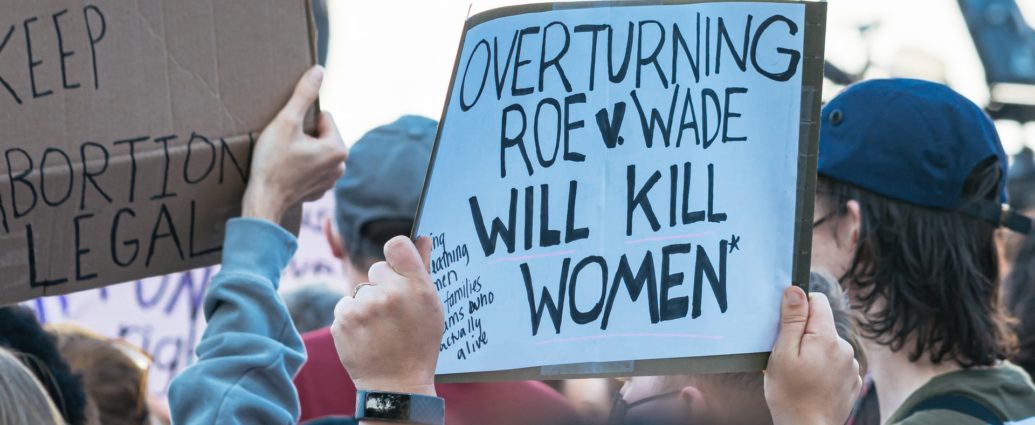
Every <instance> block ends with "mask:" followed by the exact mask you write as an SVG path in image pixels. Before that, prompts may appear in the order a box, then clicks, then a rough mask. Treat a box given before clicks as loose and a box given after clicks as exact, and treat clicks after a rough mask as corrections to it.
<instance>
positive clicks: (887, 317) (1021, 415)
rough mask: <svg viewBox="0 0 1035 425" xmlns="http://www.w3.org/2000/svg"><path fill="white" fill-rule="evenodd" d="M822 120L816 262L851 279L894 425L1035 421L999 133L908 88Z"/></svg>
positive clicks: (843, 104) (839, 103)
mask: <svg viewBox="0 0 1035 425" xmlns="http://www.w3.org/2000/svg"><path fill="white" fill-rule="evenodd" d="M821 119H822V123H821V126H822V128H821V131H820V149H819V152H820V154H819V167H818V168H819V181H818V183H817V186H816V187H817V189H816V203H815V217H817V219H816V221H815V223H814V226H813V245H812V254H813V261H812V262H813V266H814V267H823V268H826V269H828V270H831V271H832V272H834V273H835V275H837V276H841V278H840V279H839V280H840V282H841V284H842V285H844V286H845V288H846V292H847V293H848V298H849V304H850V305H851V306H852V310H853V316H854V319H855V320H856V325H857V328H858V329H859V333H860V336H861V339H862V345H863V347H864V349H865V351H866V357H867V360H868V365H869V370H870V371H871V372H872V376H873V380H874V384H875V387H876V390H877V392H876V396H877V401H878V404H879V410H880V416H881V421H880V423H884V424H909V425H918V424H932V425H944V424H960V425H971V424H974V425H976V424H988V423H1002V422H1007V421H1020V420H1028V419H1029V418H1033V417H1035V387H1033V386H1032V383H1031V381H1030V380H1029V379H1028V377H1027V375H1026V374H1025V373H1024V372H1023V371H1022V370H1021V369H1019V368H1017V367H1016V366H1014V365H1012V364H1010V363H1009V362H1005V361H1004V360H1005V359H1007V358H1009V357H1010V356H1011V354H1012V353H1013V350H1014V348H1015V338H1014V335H1013V333H1012V331H1011V330H1010V329H1009V326H1008V323H1009V319H1008V315H1007V314H1006V311H1005V308H1004V306H1003V304H1002V302H1001V300H1000V289H999V288H1000V280H999V275H998V272H999V268H998V264H997V253H996V243H995V232H996V229H997V227H999V226H1000V225H1002V224H1004V221H1003V214H1002V208H1001V206H1002V203H1003V202H1005V201H1006V198H1007V195H1006V164H1007V160H1006V155H1005V153H1004V152H1003V148H1002V146H1001V144H1000V142H999V137H998V135H997V133H996V130H995V126H994V124H993V123H992V121H991V120H990V119H989V117H988V116H987V115H986V114H985V113H984V112H983V111H982V110H981V108H979V107H978V106H977V105H974V104H973V103H972V102H970V101H969V100H967V99H965V98H963V97H962V96H960V95H959V94H957V93H955V92H954V91H952V90H951V89H949V88H948V87H945V86H943V85H940V84H935V83H931V82H924V81H919V80H906V79H891V80H871V81H866V82H862V83H858V84H855V85H853V86H850V87H849V88H847V89H846V90H845V91H844V92H842V93H841V94H839V95H838V96H837V97H836V98H834V99H833V100H832V101H831V102H830V103H828V104H827V105H825V106H824V108H823V112H822V116H821ZM1007 218H1009V219H1010V220H1013V221H1010V222H1009V223H1011V225H1014V224H1016V223H1017V222H1016V220H1018V219H1019V217H1016V216H1008V217H1007Z"/></svg>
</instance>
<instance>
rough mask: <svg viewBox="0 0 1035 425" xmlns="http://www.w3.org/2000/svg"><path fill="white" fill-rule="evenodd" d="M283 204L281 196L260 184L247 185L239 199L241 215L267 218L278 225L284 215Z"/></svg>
mask: <svg viewBox="0 0 1035 425" xmlns="http://www.w3.org/2000/svg"><path fill="white" fill-rule="evenodd" d="M284 205H285V202H284V201H283V197H281V196H277V195H276V194H275V193H274V191H273V190H270V189H269V188H267V187H265V186H261V185H258V186H252V185H249V186H248V187H247V188H246V189H245V191H244V198H243V199H242V200H241V217H246V218H256V219H261V220H267V221H270V222H272V223H274V224H278V225H279V224H280V221H281V219H282V218H283V217H284V211H285V209H286V208H285V207H284Z"/></svg>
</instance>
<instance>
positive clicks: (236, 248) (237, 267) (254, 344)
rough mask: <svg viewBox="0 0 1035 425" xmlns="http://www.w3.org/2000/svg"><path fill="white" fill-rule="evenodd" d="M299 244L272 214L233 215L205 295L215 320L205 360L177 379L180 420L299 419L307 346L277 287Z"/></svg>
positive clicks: (174, 391) (172, 400)
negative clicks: (298, 384)
mask: <svg viewBox="0 0 1035 425" xmlns="http://www.w3.org/2000/svg"><path fill="white" fill-rule="evenodd" d="M295 248H296V242H295V237H294V236H293V235H291V234H290V233H288V232H287V231H285V230H284V229H282V228H281V227H280V226H277V225H275V224H273V223H270V222H268V221H264V220H255V219H246V218H238V219H233V220H230V221H229V222H228V223H227V226H226V238H225V241H224V242H223V265H222V268H221V269H220V271H219V273H218V274H216V276H215V277H214V278H212V283H211V286H210V287H209V288H208V293H207V294H206V295H205V304H204V308H205V319H206V320H207V321H208V328H207V329H206V330H205V334H204V335H203V336H202V338H201V342H200V343H198V347H197V354H198V361H197V363H195V364H194V365H192V366H191V367H189V368H187V369H186V370H184V371H183V373H181V374H180V375H179V376H177V377H176V379H174V380H173V381H172V384H170V386H169V407H170V410H171V413H172V419H173V423H175V424H186V425H194V424H294V423H297V422H298V418H299V414H300V409H299V405H298V394H297V393H296V392H295V386H294V384H293V383H292V382H291V380H292V378H293V377H294V375H295V373H297V372H298V370H299V369H300V368H301V367H302V363H304V362H305V358H306V355H305V346H304V345H302V338H301V337H300V336H299V334H298V331H296V330H295V326H294V324H293V323H292V322H291V316H290V315H289V314H288V310H287V307H285V306H284V303H283V301H281V299H280V296H279V295H278V294H277V285H278V283H279V281H280V273H281V271H282V270H283V269H284V268H285V267H287V264H288V261H290V260H291V256H292V255H294V253H295Z"/></svg>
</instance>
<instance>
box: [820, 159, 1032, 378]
mask: <svg viewBox="0 0 1035 425" xmlns="http://www.w3.org/2000/svg"><path fill="white" fill-rule="evenodd" d="M1001 178H1002V176H1001V171H1000V169H999V166H998V162H997V160H996V158H994V157H992V158H989V159H987V160H985V161H983V162H981V163H980V164H979V165H978V166H976V167H975V168H974V171H973V172H972V173H971V175H970V176H969V177H968V178H967V180H966V181H965V182H964V188H963V193H962V197H963V199H964V201H963V202H964V204H965V205H966V204H971V203H976V202H987V201H996V200H998V199H999V191H1000V189H999V188H1000V187H1001V185H1000V183H1001ZM817 193H818V194H819V196H818V197H817V199H818V200H820V202H826V203H827V206H828V207H829V208H830V211H833V212H834V214H838V215H841V214H844V213H845V212H846V211H847V209H846V205H847V203H848V201H849V200H855V201H857V202H858V203H859V209H860V215H861V225H860V230H859V246H858V248H857V249H856V252H855V257H854V259H853V260H852V264H851V266H850V267H849V269H848V271H847V272H846V273H845V275H844V276H842V277H841V278H840V280H841V282H842V284H844V285H846V286H847V288H848V289H849V290H851V291H852V293H853V296H852V303H853V306H852V307H853V308H855V309H857V310H859V311H861V312H862V313H863V316H864V317H865V319H864V320H861V321H860V322H862V323H859V324H858V325H859V331H860V333H861V335H862V336H864V337H866V338H868V339H871V340H874V341H876V342H877V343H879V344H882V345H885V346H888V347H889V348H891V349H892V350H893V351H899V350H901V349H903V348H906V345H907V344H909V345H910V347H909V349H910V352H909V358H910V360H911V361H917V360H919V359H920V358H921V357H922V356H924V355H925V354H926V355H927V356H928V358H929V359H930V360H931V362H933V363H941V362H943V361H946V360H951V361H955V362H957V363H958V364H959V365H961V366H963V367H972V366H987V365H992V364H994V363H995V362H996V361H997V360H1002V359H1006V358H1008V357H1010V356H1011V355H1012V353H1013V352H1014V350H1015V345H1016V338H1015V337H1014V335H1013V333H1012V331H1011V329H1010V325H1011V321H1010V318H1009V315H1008V314H1007V313H1006V311H1005V308H1004V307H1003V304H1002V301H1001V300H1000V293H999V291H1000V290H999V288H1000V285H999V270H998V266H997V254H996V246H995V240H994V239H995V238H994V235H995V226H994V225H993V224H991V223H988V222H985V221H983V220H980V219H977V218H973V217H971V216H968V215H964V214H961V213H959V212H955V211H945V210H937V209H931V208H924V207H920V206H916V205H913V204H909V203H905V202H900V201H896V200H893V199H889V198H887V197H885V196H881V195H878V194H876V193H873V192H871V191H868V190H865V189H862V188H859V187H857V186H854V185H851V184H848V183H844V182H841V181H838V180H834V179H831V178H828V177H824V176H820V179H819V184H818V189H817Z"/></svg>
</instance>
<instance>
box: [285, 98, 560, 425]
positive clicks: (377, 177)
mask: <svg viewBox="0 0 1035 425" xmlns="http://www.w3.org/2000/svg"><path fill="white" fill-rule="evenodd" d="M437 128H438V124H437V123H436V122H435V121H434V120H431V119H428V118H424V117H419V116H403V117H401V118H399V119H398V120H396V121H395V122H393V123H391V124H388V125H385V126H381V127H378V128H375V129H373V130H371V131H370V132H368V133H367V134H366V135H364V136H363V137H362V138H361V139H360V140H359V141H357V142H356V143H355V144H354V145H353V146H352V147H351V149H350V150H349V158H348V159H347V160H346V164H345V174H344V175H343V176H342V177H341V179H339V180H338V182H337V183H336V184H335V188H334V197H335V217H334V220H333V222H332V220H331V219H330V218H328V219H327V220H326V222H325V223H324V234H325V236H326V238H327V243H328V244H329V245H330V248H331V252H332V253H333V254H334V256H335V257H337V258H339V259H340V260H341V261H342V270H344V273H345V282H344V285H343V289H344V291H345V293H346V294H349V295H351V294H354V293H355V292H356V291H357V289H358V288H359V285H360V284H361V283H364V282H368V281H369V277H368V276H367V270H369V269H370V266H372V265H373V264H374V263H377V262H379V261H384V260H385V256H384V246H385V244H386V243H387V242H388V241H389V240H390V239H392V238H393V237H396V236H400V235H403V236H408V235H409V234H410V231H411V229H412V228H413V219H414V217H415V216H416V214H417V206H418V203H419V202H420V195H421V192H422V190H423V182H424V176H425V174H426V172H427V168H428V163H429V162H430V159H431V150H432V147H433V146H434V143H435V134H436V131H437ZM339 298H340V297H339ZM333 311H334V306H333V305H332V306H330V307H329V308H328V309H327V311H326V313H327V314H333ZM322 313H323V312H321V314H322ZM302 339H303V341H304V343H305V347H306V352H307V353H308V355H309V359H308V361H307V362H306V364H305V365H304V366H303V367H302V370H301V371H300V372H299V373H298V376H296V377H295V386H296V388H297V389H298V395H299V400H300V402H301V407H302V420H303V421H306V420H311V419H316V418H321V417H326V416H352V414H353V413H354V412H355V408H356V406H355V400H356V388H355V386H354V385H353V382H352V380H351V379H350V378H349V375H348V373H347V372H346V371H345V369H344V368H343V367H342V364H341V361H340V359H339V358H338V354H337V352H336V351H335V348H334V339H333V337H332V335H331V331H330V328H326V327H325V328H323V329H319V330H316V331H313V332H310V333H307V334H305V335H303V337H302ZM438 393H439V395H440V396H441V397H443V398H445V399H446V401H447V403H449V406H450V409H449V412H448V413H447V415H448V416H447V423H449V424H450V425H527V424H536V425H550V424H554V423H568V422H570V421H571V420H573V419H574V416H575V413H574V410H573V409H571V407H570V406H569V405H568V404H567V403H566V401H565V400H564V398H563V397H562V396H561V395H560V394H559V393H557V392H556V391H554V390H553V389H551V388H549V387H547V386H546V385H545V384H543V383H541V382H530V381H526V382H498V383H476V384H442V385H439V386H438Z"/></svg>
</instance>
